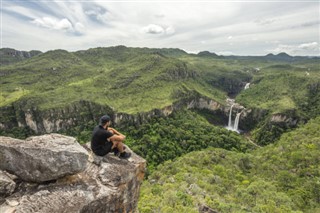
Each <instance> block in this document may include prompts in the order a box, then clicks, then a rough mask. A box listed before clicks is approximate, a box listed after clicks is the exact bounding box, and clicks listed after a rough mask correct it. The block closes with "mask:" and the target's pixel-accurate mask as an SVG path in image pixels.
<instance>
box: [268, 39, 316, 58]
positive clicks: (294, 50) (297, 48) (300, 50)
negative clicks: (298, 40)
mask: <svg viewBox="0 0 320 213" xmlns="http://www.w3.org/2000/svg"><path fill="white" fill-rule="evenodd" d="M271 52H272V53H276V54H277V53H280V52H286V53H288V54H292V55H299V54H302V55H304V54H305V53H307V52H311V53H313V55H314V54H315V55H320V46H319V44H318V42H310V43H303V44H299V45H287V44H279V45H278V46H277V47H276V48H275V49H273V50H271Z"/></svg>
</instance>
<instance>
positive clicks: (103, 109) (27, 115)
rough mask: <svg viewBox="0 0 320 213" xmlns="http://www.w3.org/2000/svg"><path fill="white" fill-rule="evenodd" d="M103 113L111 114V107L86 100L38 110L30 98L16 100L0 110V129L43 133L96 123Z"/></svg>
mask: <svg viewBox="0 0 320 213" xmlns="http://www.w3.org/2000/svg"><path fill="white" fill-rule="evenodd" d="M103 114H113V112H112V109H111V108H110V107H107V106H101V105H98V104H95V103H92V102H88V101H79V102H75V103H72V104H70V105H69V106H66V107H64V108H56V109H49V110H40V109H38V108H36V107H34V106H33V103H32V100H26V101H21V102H16V103H14V104H13V105H11V106H7V107H3V108H1V111H0V117H1V118H3V119H1V121H0V129H3V130H8V129H12V128H25V129H29V130H30V131H32V132H33V133H34V134H44V133H51V132H58V131H61V130H67V129H69V128H72V127H75V126H79V125H82V124H86V123H89V122H93V123H96V122H97V121H98V120H99V118H100V116H101V115H103Z"/></svg>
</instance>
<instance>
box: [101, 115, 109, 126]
mask: <svg viewBox="0 0 320 213" xmlns="http://www.w3.org/2000/svg"><path fill="white" fill-rule="evenodd" d="M110 120H111V119H110V116H109V115H104V116H102V117H101V118H100V123H99V124H100V125H105V124H106V123H107V122H109V121H110Z"/></svg>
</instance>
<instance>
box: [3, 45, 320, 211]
mask: <svg viewBox="0 0 320 213" xmlns="http://www.w3.org/2000/svg"><path fill="white" fill-rule="evenodd" d="M10 51H11V52H12V50H11V49H5V48H3V49H0V56H1V57H0V64H1V66H0V76H1V78H0V84H1V93H0V108H1V111H0V135H3V136H10V137H15V138H26V137H29V136H32V135H40V134H46V133H49V132H57V133H61V134H65V135H69V136H73V137H76V138H77V140H78V142H79V143H81V144H83V143H87V142H88V141H90V138H91V134H92V130H93V128H94V127H95V126H96V125H97V123H98V120H99V118H100V116H101V115H103V114H109V115H110V116H111V117H112V119H113V120H112V122H113V126H114V127H115V128H116V129H118V130H119V131H121V132H122V133H124V134H125V135H126V136H127V137H126V141H125V143H126V144H127V145H128V146H129V147H130V148H131V149H132V150H133V151H134V152H135V153H137V154H138V155H140V156H142V157H143V158H145V159H146V160H147V171H146V176H145V180H144V182H143V184H142V186H141V193H140V200H139V205H138V208H139V212H141V213H149V212H150V213H152V212H168V213H169V212H178V213H180V212H188V213H189V212H199V211H200V212H205V210H204V209H206V210H207V211H208V212H210V211H211V212H223V213H224V212H306V213H313V212H320V69H319V62H320V59H319V57H313V58H311V57H293V56H289V55H286V54H279V55H273V56H272V57H270V56H269V57H268V55H267V56H218V55H216V54H214V53H209V52H201V53H199V54H189V53H187V52H185V51H183V50H180V49H170V48H168V49H166V48H163V49H152V48H128V47H125V46H115V47H108V48H102V47H100V48H92V49H88V50H82V51H76V52H68V51H65V50H53V51H48V52H45V53H41V52H39V51H33V52H30V53H31V54H27V53H24V54H27V55H29V56H30V58H19V57H17V56H15V57H13V56H12V54H11V52H10ZM9 53H10V54H9ZM248 83H249V84H250V87H249V88H248V89H244V87H245V85H247V84H248ZM228 99H233V101H234V103H236V104H235V106H234V108H233V112H232V113H231V114H232V116H233V120H234V117H235V115H236V114H237V113H239V112H241V113H242V114H241V117H240V119H239V129H240V131H239V132H235V131H230V130H227V129H226V128H225V127H226V126H227V125H228V116H230V115H229V112H230V109H231V105H232V104H230V102H228ZM169 109H170V110H169ZM121 119H122V120H121ZM35 127H37V128H35ZM49 127H50V128H49Z"/></svg>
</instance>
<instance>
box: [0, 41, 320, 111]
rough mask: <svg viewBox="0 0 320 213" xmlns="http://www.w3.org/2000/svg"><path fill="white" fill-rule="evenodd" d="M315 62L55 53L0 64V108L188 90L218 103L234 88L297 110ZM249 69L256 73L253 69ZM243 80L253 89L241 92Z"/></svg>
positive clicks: (244, 100)
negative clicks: (17, 103)
mask: <svg viewBox="0 0 320 213" xmlns="http://www.w3.org/2000/svg"><path fill="white" fill-rule="evenodd" d="M318 62H319V60H317V59H312V60H311V59H310V60H309V62H308V63H306V62H305V60H301V61H300V62H299V61H297V62H292V63H291V62H290V64H288V62H278V61H270V60H263V58H259V59H255V58H252V59H247V58H245V59H241V58H240V59H237V58H235V59H234V58H227V57H224V58H219V57H218V58H217V57H207V56H206V55H204V56H201V54H200V55H192V54H187V53H186V52H184V51H182V50H179V49H148V48H127V47H124V46H117V47H109V48H94V49H89V50H86V51H78V52H67V51H64V50H54V51H49V52H46V53H43V54H39V55H35V56H33V57H31V58H29V59H25V60H23V61H21V62H18V63H11V64H9V65H5V66H1V68H0V75H1V76H2V77H1V80H0V83H1V85H3V86H2V89H1V96H0V100H1V102H0V103H1V104H0V107H1V106H6V105H9V104H11V103H13V102H15V101H19V100H22V99H25V100H29V101H28V102H29V103H30V105H33V106H34V105H36V106H38V107H39V108H40V109H49V108H56V107H61V106H65V105H68V104H70V103H71V102H75V101H79V100H88V101H92V102H95V103H98V104H102V105H109V106H111V107H113V108H114V109H115V110H116V111H118V112H127V113H136V112H141V111H149V110H151V109H154V108H161V107H164V106H167V105H170V104H172V103H173V102H175V101H177V100H179V99H181V98H185V96H188V94H200V95H202V96H206V97H209V98H212V99H214V100H216V101H218V102H220V103H222V104H224V101H225V99H226V97H227V95H231V96H235V95H237V94H238V93H239V92H240V95H239V96H238V97H237V100H238V101H239V102H240V103H241V104H243V105H245V106H247V107H258V108H264V109H270V110H271V111H273V112H279V111H285V110H287V109H292V108H299V107H300V108H301V107H304V106H305V103H306V102H308V101H309V99H308V98H307V97H308V94H309V93H310V91H308V87H310V85H312V84H316V83H319V79H320V76H319V75H320V74H319V73H320V72H319V67H318V66H317V63H318ZM279 63H280V64H279ZM256 67H260V68H261V70H260V71H259V72H255V71H254V70H255V68H256ZM306 71H308V72H309V73H310V76H305V72H306ZM246 82H252V87H251V88H250V89H249V90H246V91H243V87H244V84H245V83H246ZM266 90H267V91H268V92H267V93H266ZM317 91H318V90H317ZM155 94H156V95H155Z"/></svg>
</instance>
